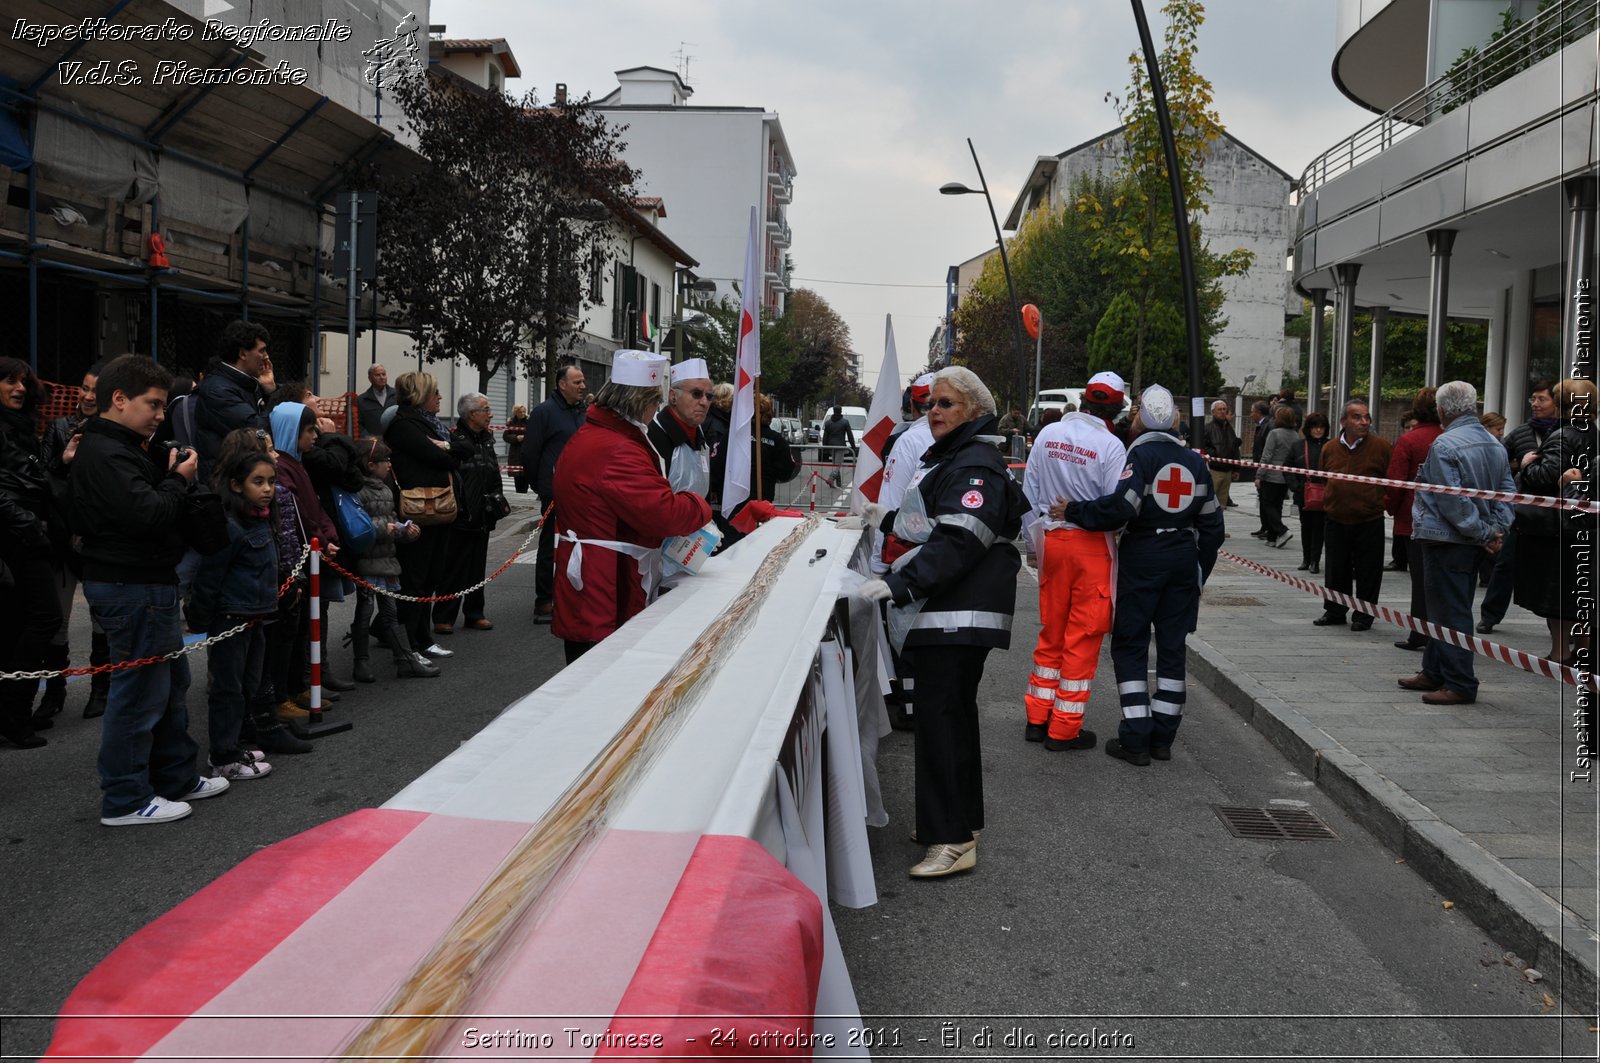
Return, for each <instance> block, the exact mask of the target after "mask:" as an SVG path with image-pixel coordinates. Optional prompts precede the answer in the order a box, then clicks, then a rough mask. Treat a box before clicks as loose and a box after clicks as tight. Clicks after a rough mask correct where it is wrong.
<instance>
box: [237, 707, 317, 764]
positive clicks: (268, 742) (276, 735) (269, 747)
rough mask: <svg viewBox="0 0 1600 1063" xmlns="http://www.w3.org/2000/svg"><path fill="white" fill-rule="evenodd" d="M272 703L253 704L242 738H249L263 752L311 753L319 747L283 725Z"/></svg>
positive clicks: (246, 717) (241, 734)
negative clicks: (274, 712) (274, 711)
mask: <svg viewBox="0 0 1600 1063" xmlns="http://www.w3.org/2000/svg"><path fill="white" fill-rule="evenodd" d="M272 709H273V707H272V706H271V705H252V706H251V707H250V711H249V712H248V713H246V714H245V718H244V726H243V727H242V728H241V729H240V737H241V738H249V740H250V741H252V742H254V743H255V744H256V747H257V748H258V749H260V750H261V752H263V753H310V752H311V751H312V750H314V749H316V748H317V747H316V746H314V745H312V744H311V743H310V742H307V741H306V740H305V739H304V738H301V737H299V736H298V735H296V734H295V733H294V732H292V731H290V730H289V729H288V728H287V727H285V726H284V725H283V722H282V721H281V720H279V719H278V718H277V717H276V716H274V715H273V712H272Z"/></svg>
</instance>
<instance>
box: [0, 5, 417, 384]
mask: <svg viewBox="0 0 1600 1063" xmlns="http://www.w3.org/2000/svg"><path fill="white" fill-rule="evenodd" d="M124 7H126V5H120V4H119V5H109V6H108V5H106V4H104V3H102V2H100V0H13V2H11V3H8V5H7V9H6V15H7V17H8V19H10V20H12V22H13V23H15V25H12V29H13V30H14V31H15V33H14V39H13V41H12V46H11V47H9V48H8V49H6V50H5V51H4V54H3V55H0V100H3V101H4V103H5V104H6V106H5V107H3V108H0V142H3V143H4V145H5V147H4V148H3V149H0V186H3V187H4V190H5V192H6V196H5V198H4V200H3V203H4V206H3V209H0V242H3V243H4V244H5V245H7V249H5V250H0V313H3V314H4V317H5V319H6V320H7V321H8V322H12V323H14V325H15V327H14V329H13V330H12V331H11V333H10V336H9V339H8V342H7V343H6V344H5V345H4V346H5V349H6V350H7V352H8V353H15V354H17V355H18V356H19V357H23V358H26V359H28V360H30V361H31V362H33V363H34V364H35V365H36V366H37V368H38V371H39V373H40V375H41V376H43V377H45V378H46V379H49V380H55V381H68V382H70V381H74V380H76V379H78V377H79V375H80V374H81V373H82V371H83V370H84V369H85V368H86V367H87V366H88V365H89V364H90V363H91V362H93V361H95V360H97V359H99V358H102V357H106V356H109V355H115V354H120V353H122V352H123V351H128V350H135V351H140V352H143V353H149V354H152V355H154V356H155V357H157V358H159V359H160V360H161V361H163V362H164V363H166V364H168V365H170V366H173V367H174V368H177V369H183V370H193V369H195V368H198V367H199V366H201V365H203V364H204V362H205V360H206V359H207V357H209V355H210V354H211V352H212V349H213V345H214V343H215V339H216V335H217V333H218V332H219V331H220V329H221V327H222V325H223V324H224V323H225V322H226V321H227V320H229V319H230V318H234V317H239V316H246V315H247V316H249V317H251V318H252V319H253V320H260V321H262V322H263V323H265V324H266V325H267V326H268V327H269V328H271V329H272V331H273V341H274V342H273V354H274V357H275V359H276V361H277V364H278V367H279V372H280V373H281V374H283V375H285V376H288V375H290V374H299V373H304V372H305V367H306V365H307V364H308V362H309V361H310V360H311V359H312V358H313V357H314V349H315V347H316V339H315V337H316V332H317V330H318V328H319V327H320V326H321V325H322V324H325V323H328V322H331V321H333V320H336V319H338V318H339V317H341V316H342V313H343V310H342V298H341V293H339V292H337V291H335V290H334V288H333V286H332V285H330V284H328V283H326V282H325V281H324V280H323V274H324V271H325V270H324V269H319V263H321V262H322V259H321V257H320V256H319V254H318V249H319V246H328V244H327V242H326V237H327V223H326V217H327V214H328V211H329V208H330V205H331V201H332V196H333V193H334V192H335V191H337V190H338V189H340V188H342V187H345V185H346V182H347V181H348V179H349V176H348V175H349V174H350V173H351V172H352V171H353V170H354V169H355V167H357V166H358V165H360V164H362V163H366V162H372V161H375V160H381V159H383V158H384V157H385V154H384V153H386V152H389V151H392V150H399V151H403V150H404V149H403V148H398V149H397V148H396V145H395V143H394V138H393V137H392V136H391V135H389V134H387V133H385V132H384V131H383V130H382V129H380V128H379V127H378V126H377V125H376V124H375V123H374V122H373V120H372V116H373V114H374V113H375V111H376V90H375V88H374V86H373V85H372V83H371V82H369V81H368V80H367V78H366V73H367V61H366V58H365V57H364V56H363V54H362V53H363V51H365V50H368V49H372V48H373V47H374V45H375V44H376V43H377V42H378V41H379V40H381V39H394V40H396V43H395V48H396V49H397V52H396V54H397V55H399V56H402V57H405V56H410V55H411V53H410V52H409V50H408V44H409V41H408V39H407V38H406V35H405V34H403V33H397V32H396V27H397V26H399V25H401V24H402V23H406V20H407V16H412V15H414V18H412V19H411V20H410V22H409V23H407V24H408V25H411V26H416V27H425V26H426V24H427V17H428V3H427V0H421V2H420V3H412V2H411V0H407V2H406V4H405V5H404V6H403V7H401V6H400V5H398V4H395V3H389V2H380V3H373V4H370V5H360V7H361V10H360V11H359V12H357V11H356V10H355V9H354V8H352V6H351V5H349V4H347V3H342V2H339V3H335V2H334V0H292V2H291V0H258V2H256V3H253V4H250V5H244V6H231V7H230V6H229V5H226V4H220V5H219V4H211V3H208V2H206V0H143V2H142V3H140V4H138V5H135V6H134V7H133V8H131V9H129V10H127V11H124ZM61 24H66V25H69V26H80V25H86V26H91V27H92V26H98V25H101V24H105V25H106V26H107V27H108V28H107V29H106V30H105V31H104V32H99V33H96V34H93V36H94V37H95V39H92V40H71V39H66V40H63V39H56V40H51V41H45V40H44V39H43V37H44V35H43V34H40V35H37V36H32V35H29V34H28V33H27V32H26V31H25V29H19V27H23V26H25V25H31V26H49V25H61ZM129 25H138V26H142V27H146V28H149V27H161V33H162V35H163V36H164V39H161V40H153V39H148V35H146V34H138V35H133V34H127V33H126V32H124V31H125V29H126V27H127V26H129ZM262 26H266V27H267V28H268V29H269V30H272V31H274V32H268V33H266V34H264V35H263V34H262V32H261V27H262ZM286 27H287V28H291V29H294V30H295V31H296V33H297V34H298V35H301V36H315V37H318V38H319V39H318V40H315V41H297V42H292V43H290V42H284V41H279V40H276V39H272V38H274V37H276V36H282V35H283V33H281V32H278V31H282V30H283V29H284V28H286ZM246 34H248V35H250V37H251V39H249V40H248V41H247V40H246V39H245V35H246ZM419 48H420V43H419ZM78 62H81V63H82V64H83V66H82V67H81V68H77V67H74V66H73V64H74V63H78ZM80 73H81V74H82V75H84V76H83V77H81V78H80V77H77V76H74V75H75V74H80ZM134 74H136V75H137V76H138V77H139V78H140V79H141V80H140V81H139V82H138V83H132V82H130V81H127V80H125V77H126V76H127V75H134ZM119 75H120V76H119ZM108 81H109V83H104V82H108Z"/></svg>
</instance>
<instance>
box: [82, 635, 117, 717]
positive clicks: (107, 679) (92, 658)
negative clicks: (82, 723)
mask: <svg viewBox="0 0 1600 1063" xmlns="http://www.w3.org/2000/svg"><path fill="white" fill-rule="evenodd" d="M89 663H90V664H92V665H95V666H96V667H98V666H100V665H102V664H110V663H111V644H110V643H109V642H107V641H106V637H105V636H104V635H102V634H101V633H100V632H98V631H96V632H95V633H94V641H93V643H92V644H91V645H90V648H89ZM110 694H111V673H110V672H95V673H94V674H93V675H91V676H90V677H89V701H88V703H87V704H85V705H84V706H83V718H84V719H85V720H93V719H96V718H97V717H100V716H104V715H105V714H106V698H107V697H109V696H110Z"/></svg>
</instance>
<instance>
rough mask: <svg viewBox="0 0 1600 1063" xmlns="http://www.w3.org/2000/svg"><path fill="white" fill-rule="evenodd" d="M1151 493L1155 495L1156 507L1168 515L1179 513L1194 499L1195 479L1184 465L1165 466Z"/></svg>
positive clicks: (1173, 463)
mask: <svg viewBox="0 0 1600 1063" xmlns="http://www.w3.org/2000/svg"><path fill="white" fill-rule="evenodd" d="M1151 491H1152V492H1153V493H1154V495H1155V500H1156V505H1158V506H1160V507H1161V508H1162V509H1164V510H1166V511H1167V512H1168V513H1177V512H1179V511H1181V510H1182V509H1184V507H1186V506H1188V504H1189V499H1191V498H1193V497H1194V477H1193V476H1192V475H1190V473H1189V470H1188V469H1186V468H1184V467H1183V466H1182V465H1179V464H1178V463H1177V462H1171V463H1170V464H1167V465H1163V466H1162V467H1161V471H1160V472H1159V473H1157V474H1156V479H1155V483H1154V485H1153V486H1152V488H1151Z"/></svg>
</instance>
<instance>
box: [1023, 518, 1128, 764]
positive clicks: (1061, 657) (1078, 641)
mask: <svg viewBox="0 0 1600 1063" xmlns="http://www.w3.org/2000/svg"><path fill="white" fill-rule="evenodd" d="M1039 617H1040V620H1041V621H1042V626H1041V627H1040V629H1039V643H1038V645H1037V646H1035V647H1034V650H1033V674H1032V675H1030V676H1029V677H1028V693H1027V696H1026V697H1025V699H1024V700H1025V702H1026V704H1027V707H1028V722H1029V723H1031V724H1041V723H1046V722H1048V723H1049V725H1050V730H1049V735H1050V737H1051V738H1057V739H1063V740H1071V739H1074V738H1077V737H1078V733H1079V731H1080V730H1082V728H1083V710H1084V708H1085V707H1086V706H1087V705H1088V703H1089V687H1090V684H1091V683H1092V682H1093V680H1094V673H1095V668H1096V667H1097V666H1098V665H1099V663H1100V644H1101V643H1102V642H1103V641H1104V640H1105V636H1106V634H1107V633H1108V632H1110V630H1111V547H1110V544H1109V543H1108V542H1107V539H1106V535H1105V533H1104V532H1091V531H1082V530H1080V529H1077V528H1062V529H1057V530H1054V531H1048V532H1046V533H1045V536H1044V557H1042V558H1040V562H1039Z"/></svg>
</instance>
